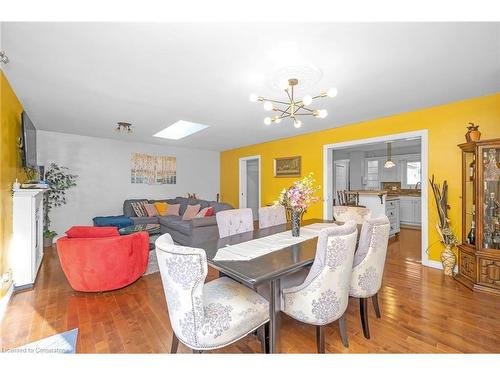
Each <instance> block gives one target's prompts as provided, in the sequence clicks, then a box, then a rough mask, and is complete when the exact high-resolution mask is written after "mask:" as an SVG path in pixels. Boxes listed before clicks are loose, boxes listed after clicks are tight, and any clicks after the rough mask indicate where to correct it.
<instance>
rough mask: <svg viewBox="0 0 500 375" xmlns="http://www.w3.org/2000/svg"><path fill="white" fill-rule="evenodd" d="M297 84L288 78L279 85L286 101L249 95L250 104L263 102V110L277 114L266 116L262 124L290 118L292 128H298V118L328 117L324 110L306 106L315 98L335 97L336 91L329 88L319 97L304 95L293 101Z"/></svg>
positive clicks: (299, 125)
mask: <svg viewBox="0 0 500 375" xmlns="http://www.w3.org/2000/svg"><path fill="white" fill-rule="evenodd" d="M298 84H299V80H298V79H296V78H290V79H288V80H286V81H283V82H282V83H281V84H280V88H281V89H282V90H284V91H285V92H286V95H287V97H288V99H287V101H280V100H272V99H267V98H264V97H262V96H258V95H256V94H251V95H250V101H251V102H254V103H255V102H264V110H266V111H274V112H278V114H277V115H275V116H272V117H271V116H268V117H266V118H264V124H266V125H271V124H272V123H276V124H279V123H280V122H281V120H282V119H285V118H290V119H291V120H293V126H295V127H296V128H300V127H301V126H302V121H300V120H299V119H298V116H314V117H316V118H325V117H326V116H328V111H327V110H326V109H311V108H307V106H308V105H310V104H311V103H312V102H313V100H314V99H317V98H325V97H329V98H334V97H336V96H337V89H336V88H331V89H329V90H328V91H326V92H323V93H321V94H319V95H316V96H311V95H305V96H304V97H303V98H302V100H295V97H294V87H295V86H297V85H298Z"/></svg>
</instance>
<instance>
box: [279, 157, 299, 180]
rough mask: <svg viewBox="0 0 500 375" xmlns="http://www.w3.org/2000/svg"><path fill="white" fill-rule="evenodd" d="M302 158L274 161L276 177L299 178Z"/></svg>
mask: <svg viewBox="0 0 500 375" xmlns="http://www.w3.org/2000/svg"><path fill="white" fill-rule="evenodd" d="M300 159H301V158H300V156H290V157H286V158H276V159H274V177H299V176H300V173H301V171H300V161H301V160H300Z"/></svg>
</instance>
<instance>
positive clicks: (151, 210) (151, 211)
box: [144, 203, 159, 217]
mask: <svg viewBox="0 0 500 375" xmlns="http://www.w3.org/2000/svg"><path fill="white" fill-rule="evenodd" d="M144 209H145V210H146V212H147V214H148V216H149V217H153V216H158V215H159V213H158V210H157V209H156V206H155V205H154V204H152V203H145V204H144Z"/></svg>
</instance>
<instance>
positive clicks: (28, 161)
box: [21, 111, 37, 168]
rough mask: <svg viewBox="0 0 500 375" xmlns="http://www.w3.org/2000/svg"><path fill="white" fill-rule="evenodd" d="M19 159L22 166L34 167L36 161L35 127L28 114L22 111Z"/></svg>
mask: <svg viewBox="0 0 500 375" xmlns="http://www.w3.org/2000/svg"><path fill="white" fill-rule="evenodd" d="M21 129H22V134H21V138H22V140H21V146H22V152H21V155H22V156H21V159H22V163H23V167H31V168H35V167H36V166H37V163H36V128H35V125H33V122H32V121H31V120H30V118H29V117H28V114H27V113H26V112H25V111H23V113H22V114H21Z"/></svg>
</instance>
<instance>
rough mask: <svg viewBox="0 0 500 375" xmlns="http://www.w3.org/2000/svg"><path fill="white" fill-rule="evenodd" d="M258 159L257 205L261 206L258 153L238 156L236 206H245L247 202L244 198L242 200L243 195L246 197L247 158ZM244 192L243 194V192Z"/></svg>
mask: <svg viewBox="0 0 500 375" xmlns="http://www.w3.org/2000/svg"><path fill="white" fill-rule="evenodd" d="M255 159H257V160H258V165H259V199H258V201H259V207H262V193H261V182H262V178H261V173H262V171H261V162H260V161H261V159H260V155H254V156H246V157H244V158H240V159H239V161H238V174H239V177H238V180H239V191H238V207H239V208H246V207H247V202H246V199H245V200H243V197H246V190H247V189H246V188H247V179H246V177H247V173H246V171H247V165H246V162H247V161H248V160H255ZM243 193H244V194H243Z"/></svg>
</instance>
